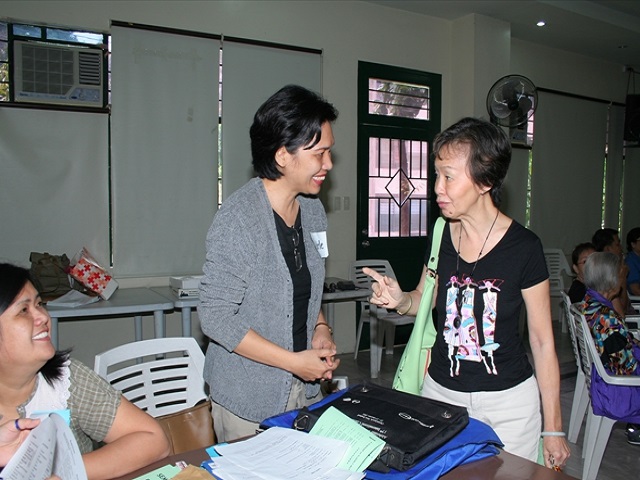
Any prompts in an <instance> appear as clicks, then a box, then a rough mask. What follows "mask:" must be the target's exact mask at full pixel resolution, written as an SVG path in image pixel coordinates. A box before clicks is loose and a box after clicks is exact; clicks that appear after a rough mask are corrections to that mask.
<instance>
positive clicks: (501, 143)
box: [433, 117, 511, 207]
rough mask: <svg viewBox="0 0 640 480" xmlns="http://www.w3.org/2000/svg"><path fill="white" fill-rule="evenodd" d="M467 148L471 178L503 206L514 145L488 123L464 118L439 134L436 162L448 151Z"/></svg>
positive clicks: (502, 132)
mask: <svg viewBox="0 0 640 480" xmlns="http://www.w3.org/2000/svg"><path fill="white" fill-rule="evenodd" d="M457 146H468V148H469V158H468V162H469V163H468V165H469V175H470V177H471V179H472V180H473V181H474V183H475V184H476V185H482V186H485V187H490V191H489V192H490V195H491V200H492V201H493V204H494V205H495V206H496V207H499V206H500V203H501V201H502V183H503V182H504V179H505V177H506V176H507V170H509V164H510V163H511V143H510V142H509V139H508V138H507V135H506V133H504V131H503V130H502V129H501V128H500V127H498V126H496V125H494V124H492V123H490V122H487V121H486V120H481V119H479V118H473V117H465V118H463V119H461V120H459V121H458V122H456V123H454V124H453V125H451V126H450V127H449V128H447V129H446V130H444V131H442V132H441V133H439V134H438V135H437V136H436V138H435V139H434V141H433V158H434V159H435V158H437V157H438V156H440V152H441V151H442V149H443V148H445V147H457Z"/></svg>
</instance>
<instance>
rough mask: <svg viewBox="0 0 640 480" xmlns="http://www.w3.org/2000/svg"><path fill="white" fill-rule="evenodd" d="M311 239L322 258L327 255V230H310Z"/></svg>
mask: <svg viewBox="0 0 640 480" xmlns="http://www.w3.org/2000/svg"><path fill="white" fill-rule="evenodd" d="M311 239H312V240H313V243H314V245H315V246H316V250H318V253H319V254H320V256H321V257H322V258H327V257H328V256H329V246H328V245H327V232H311Z"/></svg>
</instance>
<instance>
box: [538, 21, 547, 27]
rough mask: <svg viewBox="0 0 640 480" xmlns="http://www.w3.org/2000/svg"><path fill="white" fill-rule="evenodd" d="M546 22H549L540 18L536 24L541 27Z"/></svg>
mask: <svg viewBox="0 0 640 480" xmlns="http://www.w3.org/2000/svg"><path fill="white" fill-rule="evenodd" d="M546 24H547V22H545V21H544V20H538V23H536V25H537V26H539V27H544V26H545V25H546Z"/></svg>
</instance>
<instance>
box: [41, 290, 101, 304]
mask: <svg viewBox="0 0 640 480" xmlns="http://www.w3.org/2000/svg"><path fill="white" fill-rule="evenodd" d="M98 300H100V297H98V296H93V297H92V296H90V295H85V294H84V293H80V292H79V291H77V290H69V291H68V292H67V293H65V294H64V295H62V296H61V297H58V298H56V299H55V300H50V301H48V302H47V305H52V306H56V307H80V306H82V305H89V304H90V303H95V302H97V301H98Z"/></svg>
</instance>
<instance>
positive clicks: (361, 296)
mask: <svg viewBox="0 0 640 480" xmlns="http://www.w3.org/2000/svg"><path fill="white" fill-rule="evenodd" d="M371 294H372V291H371V290H369V289H368V288H359V289H356V290H336V291H335V292H326V293H323V294H322V303H323V304H324V310H325V312H324V316H325V319H326V320H327V323H328V324H329V325H330V326H331V328H334V325H335V304H336V303H338V302H359V301H365V302H366V301H368V300H369V297H371ZM369 312H370V314H369V316H370V321H369V359H370V362H371V367H370V372H371V373H370V375H371V378H378V373H379V371H378V364H379V363H380V362H379V361H378V359H379V358H380V356H381V355H382V338H379V337H382V335H381V333H382V332H381V331H380V332H379V331H378V315H377V313H378V309H377V308H376V306H375V305H370V307H369ZM380 330H382V329H380Z"/></svg>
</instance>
